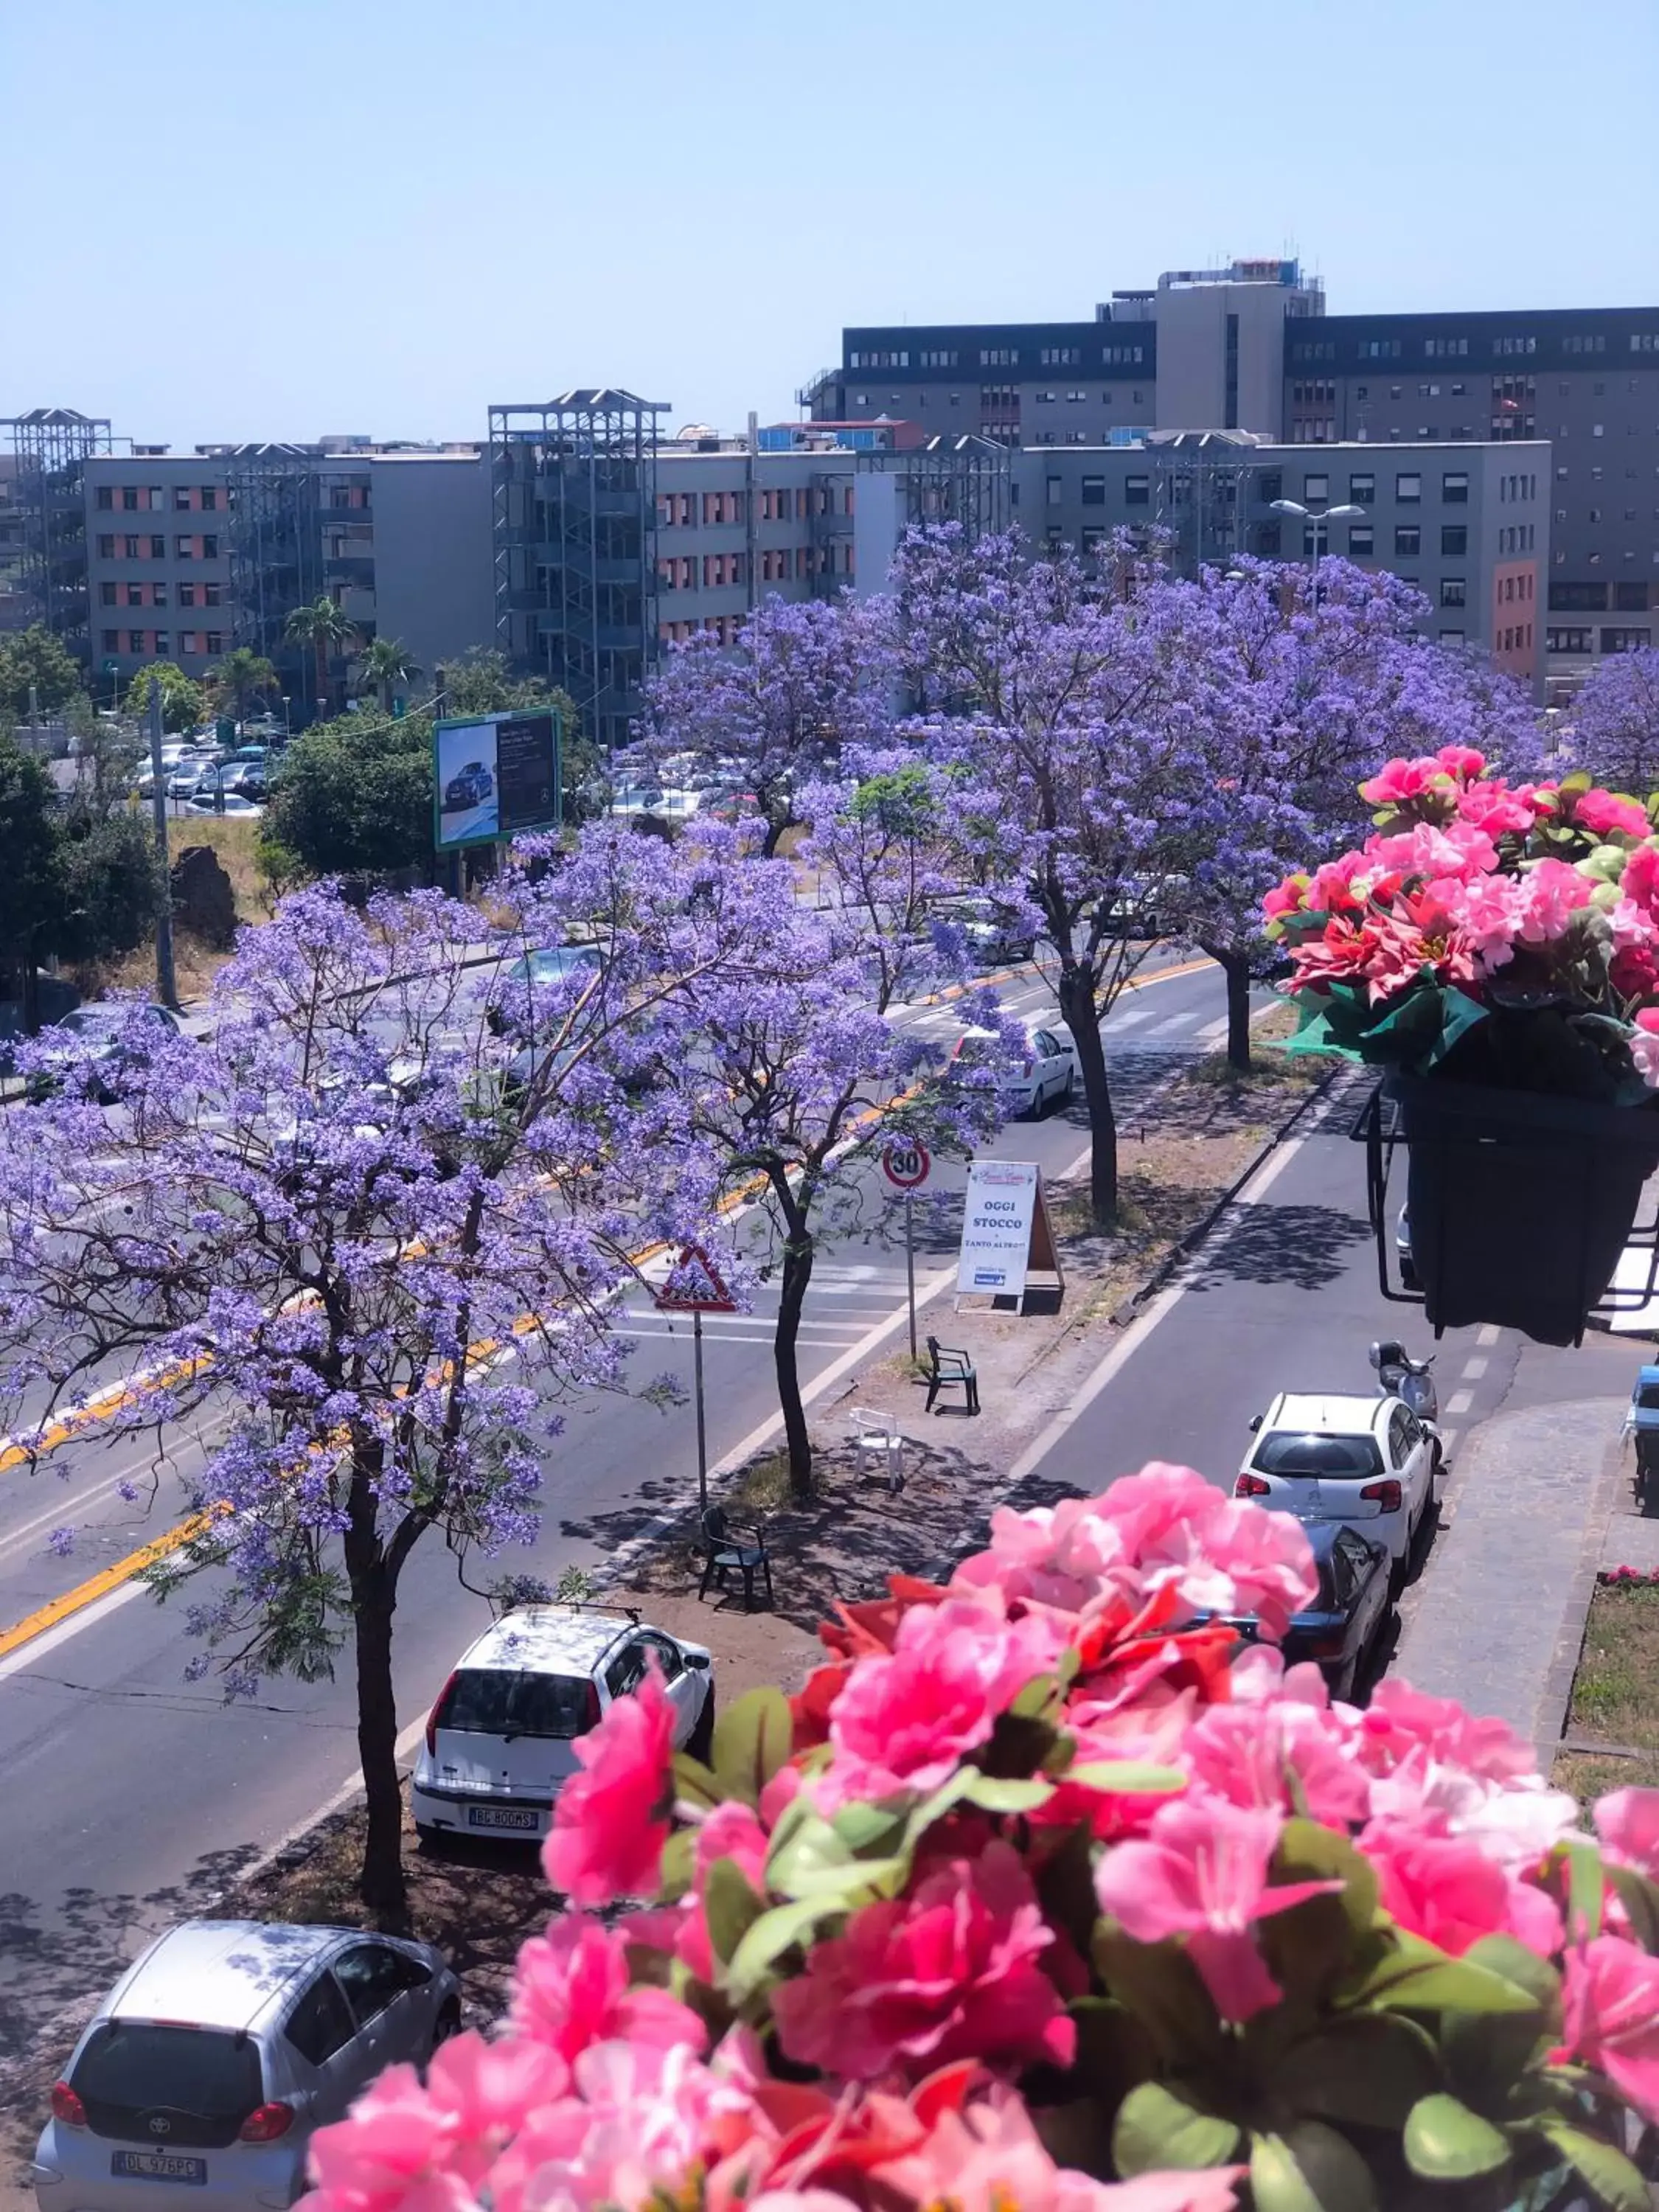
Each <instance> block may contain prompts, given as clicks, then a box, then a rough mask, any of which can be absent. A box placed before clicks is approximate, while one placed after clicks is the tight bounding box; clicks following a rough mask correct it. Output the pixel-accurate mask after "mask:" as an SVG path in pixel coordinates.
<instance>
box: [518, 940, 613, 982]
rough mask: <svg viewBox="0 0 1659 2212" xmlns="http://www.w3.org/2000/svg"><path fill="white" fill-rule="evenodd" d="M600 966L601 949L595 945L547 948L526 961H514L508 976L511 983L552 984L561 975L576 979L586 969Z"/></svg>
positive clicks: (543, 948) (544, 947) (533, 954)
mask: <svg viewBox="0 0 1659 2212" xmlns="http://www.w3.org/2000/svg"><path fill="white" fill-rule="evenodd" d="M598 966H599V947H598V946H597V945H544V946H543V947H542V948H541V949H540V951H536V952H532V954H531V955H530V956H529V957H528V958H527V959H525V960H515V961H514V962H513V965H512V966H511V967H510V968H509V969H507V980H508V981H509V982H513V983H523V982H525V981H533V982H537V983H551V982H553V981H556V979H557V978H558V977H559V976H561V975H576V974H577V973H579V971H580V969H584V968H597V967H598Z"/></svg>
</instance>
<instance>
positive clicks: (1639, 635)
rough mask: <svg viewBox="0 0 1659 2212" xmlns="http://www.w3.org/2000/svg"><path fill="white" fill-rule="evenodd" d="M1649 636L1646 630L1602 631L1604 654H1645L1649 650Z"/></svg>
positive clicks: (1604, 629) (1606, 629)
mask: <svg viewBox="0 0 1659 2212" xmlns="http://www.w3.org/2000/svg"><path fill="white" fill-rule="evenodd" d="M1647 645H1648V634H1647V631H1646V629H1609V628H1607V627H1604V628H1603V629H1602V631H1601V650H1602V652H1603V653H1643V652H1645V650H1646V649H1647Z"/></svg>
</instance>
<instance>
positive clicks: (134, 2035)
mask: <svg viewBox="0 0 1659 2212" xmlns="http://www.w3.org/2000/svg"><path fill="white" fill-rule="evenodd" d="M460 2019H461V2008H460V1991H459V1984H458V1983H457V1981H456V1979H455V1976H454V1975H453V1972H451V1971H450V1968H449V1967H448V1966H447V1964H446V1963H445V1960H444V1959H443V1957H442V1955H441V1954H440V1953H439V1952H437V1951H435V1950H434V1949H433V1948H432V1947H431V1946H430V1944H428V1943H412V1942H402V1941H400V1940H399V1939H398V1938H397V1937H396V1936H372V1935H367V1934H364V1933H362V1931H361V1930H357V1929H346V1928H286V1927H279V1926H264V1925H261V1924H260V1923H258V1922H256V1921H248V1920H187V1921H185V1923H183V1925H182V1926H180V1927H178V1928H173V1929H169V1930H168V1932H167V1934H166V1935H165V1936H158V1937H157V1939H156V1941H155V1942H154V1943H152V1944H151V1945H150V1947H149V1950H147V1951H146V1952H145V1953H144V1954H143V1957H142V1958H140V1959H139V1960H137V1963H136V1965H134V1966H131V1967H129V1968H128V1970H127V1972H126V1973H125V1975H124V1976H123V1977H122V1978H121V1980H120V1981H118V1983H117V1984H116V1985H115V1987H114V1989H113V1990H112V1991H111V1992H110V1994H109V1996H107V1997H106V1998H105V2000H104V2002H103V2003H102V2004H100V2006H99V2008H98V2010H97V2013H96V2014H95V2015H94V2018H93V2020H92V2021H91V2023H90V2025H89V2026H88V2028H87V2030H86V2033H84V2034H83V2035H82V2038H81V2040H80V2041H79V2043H77V2044H76V2046H75V2055H74V2057H72V2058H71V2059H70V2063H69V2064H68V2066H67V2067H66V2068H65V2069H64V2077H63V2079H62V2081H59V2082H58V2085H57V2087H55V2088H54V2089H53V2091H52V2118H51V2119H50V2120H49V2121H48V2122H47V2123H46V2130H45V2132H44V2134H43V2135H42V2136H41V2137H40V2143H39V2145H38V2147H37V2148H36V2150H35V2154H34V2165H33V2170H32V2173H31V2177H30V2178H31V2179H32V2180H33V2184H34V2195H35V2201H36V2203H38V2204H39V2206H40V2212H143V2208H144V2207H149V2208H152V2212H251V2208H256V2207H264V2208H269V2212H286V2208H287V2207H288V2206H289V2205H290V2204H292V2203H294V2201H295V2198H296V2197H299V2196H300V2195H301V2193H302V2192H303V2191H304V2189H305V2186H306V2160H307V2155H308V2154H309V2151H310V2148H311V2138H312V2136H313V2133H314V2131H315V2130H317V2129H318V2128H320V2127H325V2126H327V2125H328V2124H329V2123H330V2122H331V2121H334V2120H337V2119H341V2118H343V2117H344V2114H345V2112H346V2110H347V2107H348V2106H349V2105H350V2104H351V2102H352V2100H353V2099H354V2098H356V2096H357V2095H359V2094H360V2093H361V2092H362V2090H363V2089H364V2088H366V2087H368V2083H369V2082H370V2081H373V2080H374V2076H375V2075H378V2074H380V2072H382V2071H383V2069H385V2068H386V2067H387V2066H390V2065H392V2064H393V2063H395V2062H396V2061H397V2060H398V2059H410V2060H413V2061H415V2062H416V2063H424V2061H425V2060H426V2059H428V2057H430V2056H431V2054H432V2052H433V2051H434V2050H435V2048H436V2047H437V2045H439V2044H440V2043H441V2042H443V2041H444V2040H445V2039H446V2038H447V2037H448V2036H450V2035H453V2033H455V2032H456V2030H457V2029H458V2028H459V2026H460Z"/></svg>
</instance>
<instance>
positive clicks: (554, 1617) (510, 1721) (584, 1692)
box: [410, 1605, 714, 1844]
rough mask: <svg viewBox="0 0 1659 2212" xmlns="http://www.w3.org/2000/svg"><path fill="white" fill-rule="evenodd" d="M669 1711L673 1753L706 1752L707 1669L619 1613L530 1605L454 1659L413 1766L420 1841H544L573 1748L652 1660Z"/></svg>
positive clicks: (696, 1651)
mask: <svg viewBox="0 0 1659 2212" xmlns="http://www.w3.org/2000/svg"><path fill="white" fill-rule="evenodd" d="M653 1660H654V1661H655V1662H656V1664H657V1667H658V1668H659V1672H660V1673H661V1675H662V1678H663V1682H664V1685H665V1687H666V1689H667V1692H668V1697H669V1702H670V1703H671V1705H672V1706H673V1708H674V1742H675V1746H676V1747H677V1748H678V1749H689V1750H690V1751H692V1752H693V1753H702V1751H704V1750H706V1748H707V1747H708V1741H709V1738H710V1736H711V1735H712V1733H713V1730H714V1674H713V1664H714V1662H713V1660H712V1659H711V1657H710V1656H709V1654H708V1651H707V1650H705V1649H704V1648H703V1646H702V1644H683V1643H682V1642H681V1641H680V1640H679V1638H678V1637H673V1636H669V1635H667V1634H665V1632H664V1631H663V1630H661V1629H660V1628H647V1627H645V1626H642V1625H641V1623H640V1622H638V1621H636V1620H634V1619H633V1618H632V1617H631V1615H629V1614H628V1613H603V1612H598V1611H595V1610H592V1609H591V1608H587V1607H580V1606H565V1605H527V1606H524V1607H520V1608H519V1609H518V1610H516V1611H514V1612H512V1613H506V1614H504V1615H503V1616H502V1618H501V1620H498V1621H496V1622H495V1625H494V1626H493V1627H491V1628H488V1629H486V1630H485V1632H484V1633H483V1635H482V1636H481V1637H480V1638H478V1640H477V1643H476V1644H471V1645H469V1647H468V1648H467V1650H465V1651H464V1652H463V1653H462V1654H461V1657H460V1661H459V1664H458V1665H457V1667H456V1668H455V1671H454V1673H453V1674H452V1675H451V1676H450V1678H449V1680H447V1682H446V1683H445V1684H444V1686H443V1688H442V1689H441V1691H440V1692H438V1700H437V1703H436V1704H435V1705H434V1706H433V1708H432V1712H431V1717H430V1718H429V1719H428V1722H427V1724H426V1741H425V1742H424V1743H423V1744H422V1747H421V1750H420V1752H419V1754H418V1755H417V1757H416V1761H415V1773H414V1778H413V1780H412V1781H411V1783H410V1809H411V1811H412V1813H413V1814H414V1820H415V1832H416V1834H417V1835H418V1836H419V1837H420V1838H421V1839H422V1842H424V1843H427V1844H431V1843H433V1842H435V1841H436V1840H437V1839H438V1838H440V1837H442V1836H445V1835H475V1836H476V1835H497V1836H500V1835H508V1836H544V1835H545V1834H546V1833H547V1832H548V1829H549V1828H550V1826H551V1825H552V1819H553V1801H554V1799H555V1798H556V1796H558V1794H559V1791H560V1790H562V1788H563V1786H564V1784H565V1783H566V1782H567V1781H568V1779H569V1778H570V1777H571V1776H572V1775H573V1774H574V1772H575V1771H576V1764H577V1762H576V1740H577V1738H578V1737H579V1736H583V1735H586V1733H587V1731H588V1729H591V1728H592V1726H593V1725H594V1723H595V1722H597V1721H598V1720H599V1718H600V1717H601V1716H602V1715H603V1714H604V1713H605V1711H606V1709H607V1708H608V1707H609V1706H610V1705H611V1703H612V1701H613V1700H614V1699H617V1698H621V1697H625V1696H626V1695H627V1693H628V1692H629V1691H630V1690H632V1689H633V1688H634V1687H635V1686H636V1684H638V1683H639V1681H640V1680H641V1679H642V1677H643V1676H644V1674H645V1672H646V1669H647V1667H649V1666H650V1664H651V1663H652V1662H653Z"/></svg>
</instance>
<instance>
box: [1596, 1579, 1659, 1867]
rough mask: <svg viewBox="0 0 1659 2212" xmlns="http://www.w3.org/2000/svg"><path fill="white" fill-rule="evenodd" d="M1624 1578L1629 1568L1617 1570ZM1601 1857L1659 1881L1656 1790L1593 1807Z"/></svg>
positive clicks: (1622, 1793) (1614, 1795) (1628, 1793)
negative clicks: (1632, 1868)
mask: <svg viewBox="0 0 1659 2212" xmlns="http://www.w3.org/2000/svg"><path fill="white" fill-rule="evenodd" d="M1620 1573H1621V1574H1622V1575H1626V1576H1628V1575H1629V1574H1630V1569H1629V1568H1628V1567H1624V1568H1621V1569H1620ZM1594 1817H1595V1832H1596V1834H1597V1835H1598V1836H1599V1837H1600V1838H1601V1855H1602V1857H1604V1858H1607V1859H1609V1860H1611V1862H1612V1863H1613V1865H1614V1866H1627V1867H1634V1868H1635V1869H1636V1870H1637V1872H1638V1874H1644V1875H1647V1877H1648V1879H1649V1880H1650V1881H1659V1790H1610V1791H1609V1792H1608V1793H1607V1796H1605V1797H1603V1798H1601V1800H1600V1801H1599V1802H1597V1804H1596V1807H1595V1815H1594Z"/></svg>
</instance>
